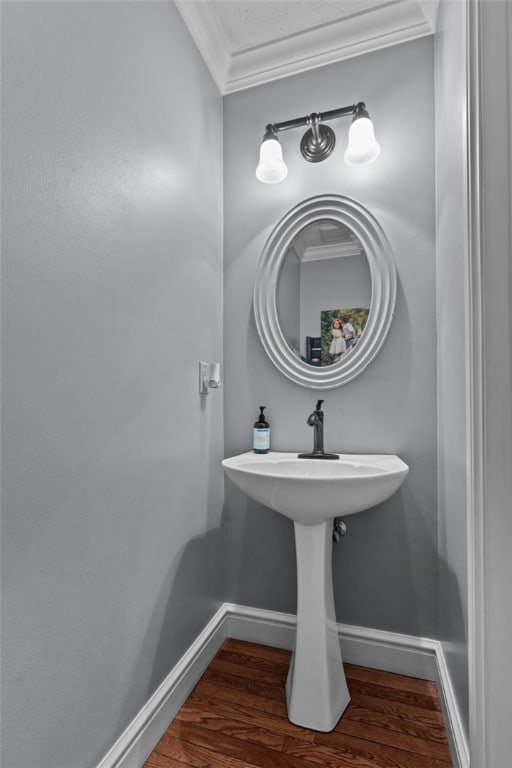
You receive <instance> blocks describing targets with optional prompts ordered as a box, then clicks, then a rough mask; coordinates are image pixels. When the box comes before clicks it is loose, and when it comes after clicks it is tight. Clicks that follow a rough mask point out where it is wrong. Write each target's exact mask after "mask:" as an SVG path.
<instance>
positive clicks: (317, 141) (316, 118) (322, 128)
mask: <svg viewBox="0 0 512 768" xmlns="http://www.w3.org/2000/svg"><path fill="white" fill-rule="evenodd" d="M350 115H352V125H351V126H350V130H349V133H348V146H347V149H346V151H345V162H346V163H347V164H348V165H364V164H366V163H371V162H373V160H376V159H377V157H378V156H379V154H380V147H379V145H378V143H377V141H376V140H375V133H374V131H373V124H372V121H371V120H370V115H369V114H368V110H367V109H366V104H365V103H364V102H363V101H360V102H359V103H358V104H352V105H350V106H349V107H340V108H339V109H331V110H329V111H328V112H318V113H317V112H313V113H312V114H311V115H306V116H305V117H296V118H295V119H294V120H285V121H284V122H282V123H269V124H268V125H267V126H266V127H265V134H264V136H263V141H262V143H261V147H260V162H259V164H258V167H257V168H256V178H257V179H258V180H259V181H262V182H263V183H264V184H276V183H277V182H279V181H283V179H285V178H286V176H287V174H288V168H287V167H286V164H285V162H284V160H283V152H282V149H281V144H280V142H279V139H278V138H277V134H278V133H279V131H287V130H289V129H290V128H300V127H301V126H304V125H309V126H310V128H308V130H307V131H306V133H305V134H304V136H303V137H302V139H301V142H300V151H301V153H302V157H303V158H304V159H305V160H307V161H308V162H309V163H319V162H321V161H322V160H325V159H326V158H327V157H329V155H330V154H331V153H332V151H333V149H334V145H335V144H336V136H335V134H334V131H333V130H332V128H330V127H329V126H328V125H324V123H325V122H326V121H327V120H334V119H336V118H338V117H348V116H350Z"/></svg>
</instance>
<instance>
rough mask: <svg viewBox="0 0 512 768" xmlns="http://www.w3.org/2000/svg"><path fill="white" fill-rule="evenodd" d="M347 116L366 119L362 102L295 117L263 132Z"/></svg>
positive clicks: (269, 125) (270, 125)
mask: <svg viewBox="0 0 512 768" xmlns="http://www.w3.org/2000/svg"><path fill="white" fill-rule="evenodd" d="M360 112H366V114H365V115H361V114H360ZM349 115H354V117H356V115H357V117H363V116H364V117H368V112H367V111H366V104H365V103H364V101H360V102H359V103H358V104H351V105H350V106H348V107H339V108H338V109H330V110H328V111H327V112H312V113H311V114H310V115H305V116H304V117H295V118H293V120H284V121H283V122H282V123H269V124H268V125H267V126H266V128H265V131H267V130H269V129H270V130H272V131H274V132H275V133H278V132H279V131H288V130H290V128H301V127H302V126H303V125H313V124H314V123H315V124H317V123H325V122H327V120H335V119H336V118H338V117H348V116H349Z"/></svg>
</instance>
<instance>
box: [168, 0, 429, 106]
mask: <svg viewBox="0 0 512 768" xmlns="http://www.w3.org/2000/svg"><path fill="white" fill-rule="evenodd" d="M438 2H439V0H176V6H177V8H178V10H179V11H180V13H181V15H182V17H183V19H184V21H185V24H186V25H187V27H188V29H189V30H190V33H191V34H192V37H193V38H194V41H195V43H196V45H197V47H198V48H199V50H200V52H201V54H202V56H203V58H204V60H205V62H206V64H207V65H208V68H209V70H210V72H211V74H212V77H213V78H214V80H215V82H216V83H217V85H218V87H219V89H220V91H221V93H231V92H233V91H239V90H242V89H244V88H250V87H251V86H253V85H259V84H261V83H265V82H268V81H270V80H276V79H277V78H279V77H284V76H286V75H293V74H296V73H297V72H303V71H304V70H307V69H313V68H314V67H319V66H322V65H323V64H330V63H331V62H334V61H340V60H341V59H346V58H349V57H350V56H357V55H358V54H362V53H368V52H369V51H375V50H377V49H378V48H385V47H386V46H388V45H394V44H395V43H401V42H404V41H406V40H413V39H415V38H417V37H423V36H425V35H431V34H432V33H433V32H434V31H435V21H436V15H437V6H438Z"/></svg>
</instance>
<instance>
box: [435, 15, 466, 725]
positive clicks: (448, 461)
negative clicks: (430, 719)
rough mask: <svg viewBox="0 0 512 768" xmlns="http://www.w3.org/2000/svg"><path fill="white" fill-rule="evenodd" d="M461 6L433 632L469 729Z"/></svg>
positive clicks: (448, 72)
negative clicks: (436, 616)
mask: <svg viewBox="0 0 512 768" xmlns="http://www.w3.org/2000/svg"><path fill="white" fill-rule="evenodd" d="M465 15H466V14H465V6H464V4H462V3H451V2H442V3H441V4H440V8H439V18H438V33H437V35H436V46H435V93H436V209H437V210H436V213H437V247H436V254H437V284H436V297H437V309H436V315H437V338H438V357H437V365H438V390H437V391H438V400H437V407H438V499H439V555H440V570H439V633H440V639H441V641H442V643H443V647H444V651H445V654H446V661H447V664H448V668H449V670H450V675H451V678H452V682H453V686H454V689H455V692H456V696H457V703H458V705H459V709H460V712H461V715H462V718H463V721H464V724H465V726H466V728H467V727H468V666H467V664H468V639H467V630H468V627H467V620H468V615H467V614H468V588H467V525H468V522H467V511H466V473H467V462H466V450H467V447H466V442H467V436H466V397H467V395H466V373H465V371H466V357H465V355H466V352H465V333H466V331H465V326H466V320H465V303H466V302H465V295H464V290H465V274H466V260H467V255H466V254H467V235H466V233H467V229H468V222H467V208H466V205H467V192H466V141H465V131H466V124H465V123H466V102H465V99H466V92H465V89H466V73H465V61H464V31H465Z"/></svg>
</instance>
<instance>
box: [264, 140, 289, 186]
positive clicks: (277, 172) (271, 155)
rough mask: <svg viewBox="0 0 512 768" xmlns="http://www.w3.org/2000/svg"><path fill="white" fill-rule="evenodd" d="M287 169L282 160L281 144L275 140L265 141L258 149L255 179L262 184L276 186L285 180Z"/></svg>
mask: <svg viewBox="0 0 512 768" xmlns="http://www.w3.org/2000/svg"><path fill="white" fill-rule="evenodd" d="M287 175H288V168H287V167H286V164H285V162H284V160H283V151H282V149H281V144H280V143H279V141H277V139H266V140H265V141H263V142H262V144H261V147H260V162H259V165H258V167H257V168H256V178H257V179H258V181H262V182H263V184H277V183H278V182H279V181H283V179H286V177H287Z"/></svg>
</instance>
